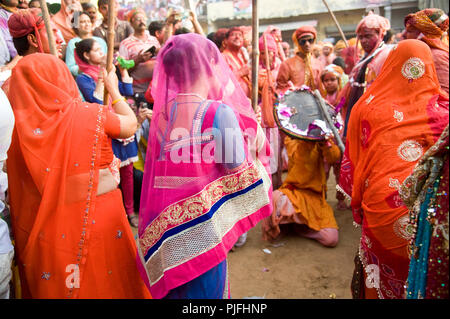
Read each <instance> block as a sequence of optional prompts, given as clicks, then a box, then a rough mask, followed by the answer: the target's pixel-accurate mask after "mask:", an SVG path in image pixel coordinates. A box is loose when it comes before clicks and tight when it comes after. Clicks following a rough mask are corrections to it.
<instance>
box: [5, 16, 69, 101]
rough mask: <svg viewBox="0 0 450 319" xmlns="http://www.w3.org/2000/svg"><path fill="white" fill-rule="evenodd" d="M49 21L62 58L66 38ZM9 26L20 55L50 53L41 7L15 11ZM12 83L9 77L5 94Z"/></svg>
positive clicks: (58, 53)
mask: <svg viewBox="0 0 450 319" xmlns="http://www.w3.org/2000/svg"><path fill="white" fill-rule="evenodd" d="M49 22H50V26H51V27H52V32H53V37H54V39H55V43H54V44H55V50H56V52H57V55H58V57H59V58H62V56H63V47H62V44H63V43H64V40H63V39H62V37H60V35H59V30H58V29H57V28H56V27H55V25H54V24H53V23H52V22H51V21H49ZM8 27H9V30H10V33H11V36H12V38H13V43H14V46H15V48H16V50H17V52H18V56H27V55H30V54H33V53H38V52H39V53H50V42H49V39H48V34H47V31H46V28H45V24H44V19H43V17H42V16H41V9H38V8H31V9H23V10H20V11H17V12H15V13H13V14H12V15H11V18H10V19H9V21H8ZM10 83H11V81H10V78H8V79H7V80H6V81H5V82H4V83H3V85H2V89H3V91H4V92H5V94H8V91H9V86H10Z"/></svg>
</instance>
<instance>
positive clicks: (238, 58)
mask: <svg viewBox="0 0 450 319" xmlns="http://www.w3.org/2000/svg"><path fill="white" fill-rule="evenodd" d="M225 41H226V48H225V49H224V50H223V52H222V54H223V57H224V58H225V61H226V62H227V64H228V66H229V67H230V69H231V71H233V73H234V75H235V76H236V78H237V80H238V82H239V84H240V85H241V87H242V89H243V90H244V92H245V94H246V95H247V97H248V98H251V70H250V67H249V65H248V61H247V60H246V59H245V56H244V54H243V53H242V47H243V46H244V34H243V32H242V30H241V29H240V28H239V27H232V28H230V29H229V30H228V32H227V35H226V37H225Z"/></svg>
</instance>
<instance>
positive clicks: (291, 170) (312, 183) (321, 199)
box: [280, 137, 340, 231]
mask: <svg viewBox="0 0 450 319" xmlns="http://www.w3.org/2000/svg"><path fill="white" fill-rule="evenodd" d="M285 145H286V150H287V153H288V156H289V166H288V175H287V177H286V180H285V181H284V182H283V185H282V186H281V187H280V191H281V192H283V193H284V194H286V196H287V197H288V198H289V200H290V201H291V203H292V205H293V207H294V209H295V212H296V214H298V215H300V216H297V217H298V219H299V220H301V221H303V222H304V223H305V224H306V225H307V226H308V227H309V228H311V229H313V230H316V231H318V230H320V229H323V228H336V229H337V228H338V227H337V223H336V220H335V218H334V213H333V209H332V208H331V206H330V205H329V204H328V203H327V202H326V200H325V194H326V191H327V189H326V183H327V181H326V176H325V168H324V158H325V159H326V161H327V162H328V163H330V164H332V163H335V162H337V161H338V160H339V159H340V150H339V148H338V147H337V146H336V145H334V144H333V145H332V146H331V147H328V146H327V145H325V143H318V142H308V141H303V140H299V139H292V138H289V137H286V139H285ZM296 219H297V218H296ZM293 222H294V220H293ZM282 223H284V222H282Z"/></svg>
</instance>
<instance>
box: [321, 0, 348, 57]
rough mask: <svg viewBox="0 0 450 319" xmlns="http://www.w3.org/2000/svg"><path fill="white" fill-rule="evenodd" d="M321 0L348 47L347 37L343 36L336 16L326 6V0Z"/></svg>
mask: <svg viewBox="0 0 450 319" xmlns="http://www.w3.org/2000/svg"><path fill="white" fill-rule="evenodd" d="M322 1H323V4H324V5H325V7H327V9H328V12H329V13H330V15H331V18H333V21H334V23H335V24H336V27H337V28H338V30H339V33H340V34H341V37H342V40H344V43H345V46H346V47H347V48H348V42H347V38H346V37H345V34H344V32H343V31H342V29H341V26H340V24H339V22H338V20H337V19H336V17H335V16H334V13H333V11H332V10H331V9H330V7H329V6H328V3H327V1H326V0H322Z"/></svg>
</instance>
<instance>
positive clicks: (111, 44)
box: [103, 0, 116, 105]
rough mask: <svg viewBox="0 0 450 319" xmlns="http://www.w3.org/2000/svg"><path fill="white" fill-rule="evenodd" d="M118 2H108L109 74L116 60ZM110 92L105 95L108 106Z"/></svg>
mask: <svg viewBox="0 0 450 319" xmlns="http://www.w3.org/2000/svg"><path fill="white" fill-rule="evenodd" d="M115 6H116V1H115V0H109V1H108V32H107V40H108V41H107V44H108V54H107V55H106V71H107V72H108V73H109V72H110V71H111V70H112V68H113V58H114V35H115V31H114V26H115V22H116V17H115V15H114V12H115ZM108 98H109V97H108V91H107V90H106V87H105V89H104V93H103V105H107V104H108Z"/></svg>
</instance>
